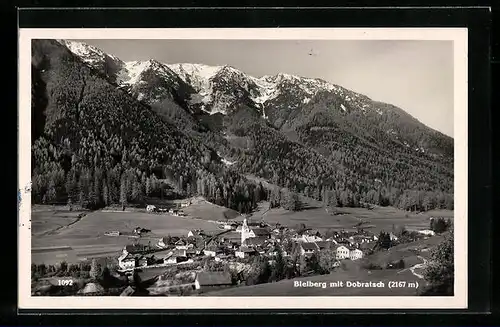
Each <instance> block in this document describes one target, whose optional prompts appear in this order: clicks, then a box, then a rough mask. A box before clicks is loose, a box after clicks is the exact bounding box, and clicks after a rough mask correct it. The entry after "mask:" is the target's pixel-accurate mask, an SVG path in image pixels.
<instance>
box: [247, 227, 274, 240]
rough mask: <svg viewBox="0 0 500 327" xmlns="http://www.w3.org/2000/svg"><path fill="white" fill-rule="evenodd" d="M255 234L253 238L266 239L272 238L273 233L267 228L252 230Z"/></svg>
mask: <svg viewBox="0 0 500 327" xmlns="http://www.w3.org/2000/svg"><path fill="white" fill-rule="evenodd" d="M250 231H251V232H252V233H253V235H254V236H253V237H265V238H270V237H271V232H270V231H269V230H268V229H267V228H262V227H259V228H252V229H251V230H250Z"/></svg>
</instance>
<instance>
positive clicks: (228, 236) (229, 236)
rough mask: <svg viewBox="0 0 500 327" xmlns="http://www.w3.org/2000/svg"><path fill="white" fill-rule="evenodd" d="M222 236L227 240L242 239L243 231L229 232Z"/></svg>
mask: <svg viewBox="0 0 500 327" xmlns="http://www.w3.org/2000/svg"><path fill="white" fill-rule="evenodd" d="M221 237H222V238H224V239H226V240H232V239H241V233H238V232H228V233H225V234H223V235H221Z"/></svg>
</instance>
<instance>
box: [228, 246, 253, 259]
mask: <svg viewBox="0 0 500 327" xmlns="http://www.w3.org/2000/svg"><path fill="white" fill-rule="evenodd" d="M258 254H259V252H258V251H257V250H255V249H253V248H248V247H245V246H242V247H240V248H239V249H238V250H236V251H235V252H234V255H235V256H236V257H237V258H241V259H244V258H248V257H251V256H255V255H258Z"/></svg>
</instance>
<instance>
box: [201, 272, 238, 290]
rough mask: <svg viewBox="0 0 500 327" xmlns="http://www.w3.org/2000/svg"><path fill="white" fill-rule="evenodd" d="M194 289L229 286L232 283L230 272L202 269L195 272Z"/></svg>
mask: <svg viewBox="0 0 500 327" xmlns="http://www.w3.org/2000/svg"><path fill="white" fill-rule="evenodd" d="M194 285H195V289H197V290H200V289H207V288H208V289H211V288H220V287H230V286H232V285H233V281H232V278H231V274H230V273H228V272H221V271H217V272H211V271H203V272H199V273H198V274H196V279H195V281H194Z"/></svg>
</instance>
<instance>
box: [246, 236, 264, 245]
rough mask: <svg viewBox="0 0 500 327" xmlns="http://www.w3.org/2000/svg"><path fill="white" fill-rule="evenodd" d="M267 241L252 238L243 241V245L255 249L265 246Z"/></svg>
mask: <svg viewBox="0 0 500 327" xmlns="http://www.w3.org/2000/svg"><path fill="white" fill-rule="evenodd" d="M267 241H268V238H266V237H252V238H249V239H246V240H245V245H246V246H248V247H256V246H261V245H263V244H265V243H266V242H267Z"/></svg>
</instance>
